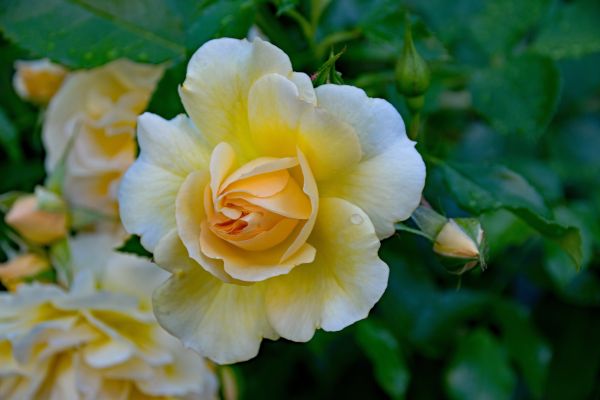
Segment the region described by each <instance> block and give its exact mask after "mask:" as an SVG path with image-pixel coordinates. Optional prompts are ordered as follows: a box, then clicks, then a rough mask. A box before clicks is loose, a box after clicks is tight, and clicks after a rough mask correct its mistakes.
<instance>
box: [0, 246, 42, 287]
mask: <svg viewBox="0 0 600 400" xmlns="http://www.w3.org/2000/svg"><path fill="white" fill-rule="evenodd" d="M49 268H50V263H49V262H48V260H47V259H46V258H44V257H42V256H39V255H37V254H33V253H28V254H22V255H19V256H16V257H14V258H13V259H11V260H9V261H7V262H5V263H2V264H0V282H2V284H3V285H4V286H5V287H6V288H7V289H8V290H12V291H14V290H15V289H16V288H17V286H18V285H19V284H21V283H22V282H23V281H24V280H25V279H26V278H29V277H32V276H35V275H37V274H39V273H40V272H43V271H45V270H47V269H49Z"/></svg>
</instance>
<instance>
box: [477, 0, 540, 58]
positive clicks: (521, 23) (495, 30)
mask: <svg viewBox="0 0 600 400" xmlns="http://www.w3.org/2000/svg"><path fill="white" fill-rule="evenodd" d="M484 3H485V7H484V9H483V10H481V12H480V13H478V14H477V15H476V16H475V17H474V18H473V19H472V23H471V32H472V34H473V37H474V38H475V40H476V41H477V42H478V43H479V44H480V45H481V48H482V49H484V50H485V52H487V53H488V54H496V53H505V52H508V51H509V50H510V49H511V48H512V47H513V46H514V45H515V44H517V42H519V40H521V39H522V37H523V36H524V35H525V33H527V31H528V30H529V29H530V28H531V27H532V26H533V25H534V24H535V23H536V22H537V21H538V20H539V18H540V17H541V15H542V12H543V11H544V10H545V9H546V7H547V5H548V3H549V1H548V0H528V1H522V0H494V1H487V2H484ZM498 21H502V23H498Z"/></svg>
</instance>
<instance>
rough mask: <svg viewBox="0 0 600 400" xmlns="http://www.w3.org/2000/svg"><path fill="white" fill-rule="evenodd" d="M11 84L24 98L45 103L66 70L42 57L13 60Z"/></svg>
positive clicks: (60, 82)
mask: <svg viewBox="0 0 600 400" xmlns="http://www.w3.org/2000/svg"><path fill="white" fill-rule="evenodd" d="M15 70H16V71H15V75H14V77H13V86H14V88H15V91H16V92H17V94H18V95H19V96H20V97H21V98H22V99H24V100H27V101H31V102H33V103H37V104H47V103H48V102H49V101H50V99H52V97H53V96H54V94H55V93H56V92H57V90H58V88H60V85H61V84H62V82H63V80H64V79H65V76H66V75H67V70H66V69H65V68H63V67H61V66H60V65H58V64H54V63H52V62H51V61H50V60H48V59H46V58H44V59H41V60H28V61H23V60H20V61H17V62H15Z"/></svg>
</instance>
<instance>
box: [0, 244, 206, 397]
mask: <svg viewBox="0 0 600 400" xmlns="http://www.w3.org/2000/svg"><path fill="white" fill-rule="evenodd" d="M113 245H114V243H113V240H112V238H109V237H106V236H99V235H90V236H85V235H84V236H79V237H78V238H76V239H74V240H72V244H71V247H72V250H73V265H74V267H75V271H76V279H75V282H74V284H73V285H72V287H71V288H70V290H69V291H66V290H64V289H62V288H61V287H58V286H56V285H50V284H48V285H42V284H37V283H36V284H22V285H20V286H19V288H18V289H17V291H16V292H15V293H10V294H7V293H4V294H0V398H2V399H19V400H27V399H32V400H33V399H35V400H37V399H44V400H67V399H68V400H77V399H97V400H116V399H123V400H127V399H166V398H169V399H172V398H181V399H183V398H185V399H213V398H216V385H217V383H216V378H215V376H214V374H213V373H212V371H210V369H209V368H208V366H207V364H206V362H205V361H204V359H202V358H201V357H200V356H199V355H197V354H195V353H193V352H190V351H187V350H185V349H184V348H183V346H182V345H181V344H180V342H179V341H178V340H177V339H175V338H173V337H172V336H170V335H169V334H167V333H166V332H165V331H164V330H163V329H162V328H160V326H159V325H158V324H157V323H156V320H155V319H154V316H153V315H152V312H151V308H150V291H151V290H152V288H153V287H154V286H155V285H157V284H158V283H159V282H160V281H161V280H163V279H164V274H165V273H164V271H162V270H159V269H158V268H157V267H156V266H154V265H152V264H151V263H150V262H148V261H146V260H144V259H140V258H137V257H134V256H131V255H124V254H117V253H113V252H111V251H110V246H113Z"/></svg>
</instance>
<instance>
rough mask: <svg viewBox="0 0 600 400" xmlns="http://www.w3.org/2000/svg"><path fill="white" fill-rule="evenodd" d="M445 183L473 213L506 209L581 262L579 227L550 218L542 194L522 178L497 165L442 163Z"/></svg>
mask: <svg viewBox="0 0 600 400" xmlns="http://www.w3.org/2000/svg"><path fill="white" fill-rule="evenodd" d="M442 170H443V173H444V177H445V180H446V185H447V187H448V189H449V190H450V192H451V194H452V195H453V197H454V198H455V199H456V201H457V202H458V203H459V205H460V206H461V207H462V208H464V209H465V210H467V211H470V212H472V213H475V214H478V215H479V214H482V213H484V212H488V211H492V210H499V209H506V210H509V211H511V212H512V213H513V214H515V215H516V216H518V217H519V218H521V219H522V220H523V221H524V222H526V223H527V224H528V225H529V226H530V227H532V228H533V229H535V230H536V231H538V232H539V233H540V234H541V235H542V236H544V237H545V238H547V239H549V240H552V241H554V242H555V243H557V244H558V245H559V246H560V247H561V248H562V249H563V250H564V251H565V252H566V253H567V254H568V255H569V257H570V258H571V260H572V261H573V262H574V263H575V265H576V266H577V267H579V266H580V265H581V262H582V242H581V233H580V231H579V229H577V228H575V227H571V226H565V225H561V224H559V223H557V222H554V221H553V220H552V218H553V216H552V212H551V211H550V210H549V209H548V207H547V206H546V204H545V203H544V200H543V198H542V196H541V195H540V194H539V193H538V192H537V191H536V190H535V189H534V188H533V186H531V185H530V184H529V183H528V182H527V181H526V180H525V179H523V177H521V176H520V175H518V174H517V173H515V172H513V171H511V170H510V169H508V168H506V167H503V166H500V165H494V166H484V165H467V164H464V165H459V164H449V163H446V164H443V165H442Z"/></svg>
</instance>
